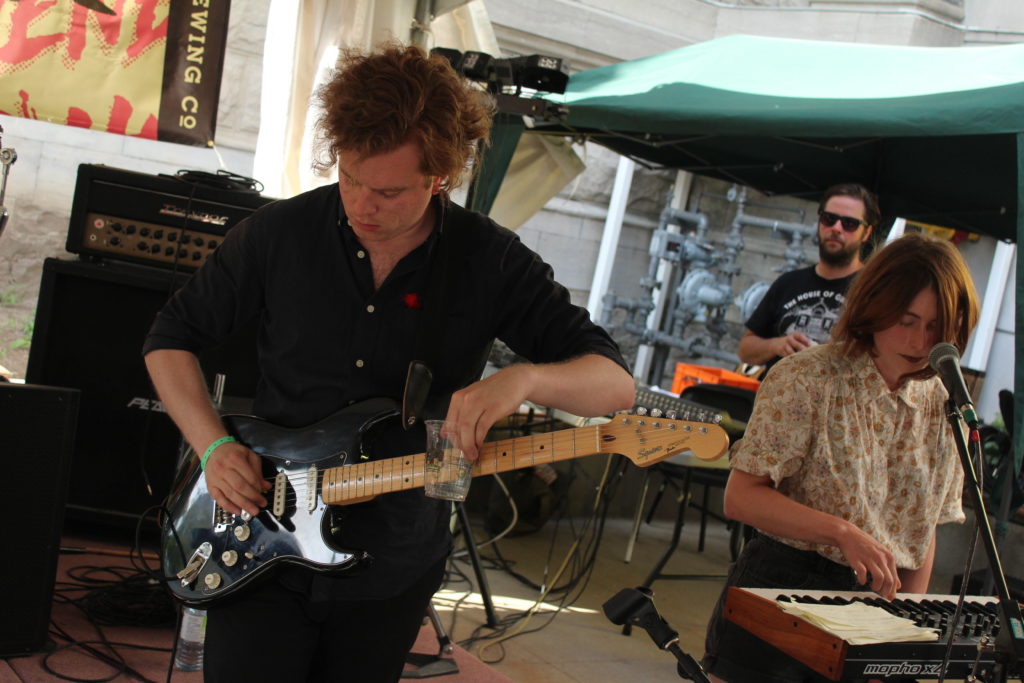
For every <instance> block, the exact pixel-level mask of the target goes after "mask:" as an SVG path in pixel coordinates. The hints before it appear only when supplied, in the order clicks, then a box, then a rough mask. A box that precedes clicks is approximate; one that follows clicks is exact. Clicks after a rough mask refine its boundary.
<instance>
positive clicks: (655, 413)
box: [651, 408, 662, 417]
mask: <svg viewBox="0 0 1024 683" xmlns="http://www.w3.org/2000/svg"><path fill="white" fill-rule="evenodd" d="M661 416H662V412H661V411H660V410H659V409H657V408H655V409H654V410H652V411H651V417H661Z"/></svg>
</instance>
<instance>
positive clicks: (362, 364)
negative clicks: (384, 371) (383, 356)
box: [356, 359, 366, 368]
mask: <svg viewBox="0 0 1024 683" xmlns="http://www.w3.org/2000/svg"><path fill="white" fill-rule="evenodd" d="M364 365H366V364H365V363H364V362H363V361H362V360H361V359H360V360H357V361H356V367H357V368H361V367H363V366H364Z"/></svg>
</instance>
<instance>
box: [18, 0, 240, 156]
mask: <svg viewBox="0 0 1024 683" xmlns="http://www.w3.org/2000/svg"><path fill="white" fill-rule="evenodd" d="M228 8H229V0H0V113H4V114H7V115H9V116H22V117H25V118H32V119H37V120H40V121H50V122H52V123H62V124H66V125H69V126H79V127H81V128H92V129H94V130H103V131H107V132H110V133H120V134H122V135H131V136H134V137H142V138H149V139H151V140H164V141H168V142H179V143H183V144H189V145H203V146H209V145H212V144H213V138H214V128H215V124H216V120H217V100H218V97H219V95H220V78H221V70H222V67H223V63H224V43H225V38H226V35H227V23H228Z"/></svg>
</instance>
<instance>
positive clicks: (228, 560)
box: [220, 550, 238, 567]
mask: <svg viewBox="0 0 1024 683" xmlns="http://www.w3.org/2000/svg"><path fill="white" fill-rule="evenodd" d="M220 561H221V562H223V563H224V566H225V567H234V566H235V564H236V563H237V562H238V551H236V550H225V551H224V552H222V553H221V554H220Z"/></svg>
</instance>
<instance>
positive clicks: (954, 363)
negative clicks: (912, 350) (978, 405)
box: [928, 342, 978, 429]
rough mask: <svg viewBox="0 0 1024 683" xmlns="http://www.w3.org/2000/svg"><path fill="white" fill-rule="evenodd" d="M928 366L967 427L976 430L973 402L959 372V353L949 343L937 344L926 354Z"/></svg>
mask: <svg viewBox="0 0 1024 683" xmlns="http://www.w3.org/2000/svg"><path fill="white" fill-rule="evenodd" d="M928 365H930V366H931V367H932V370H934V371H935V372H937V373H938V375H939V379H941V380H942V385H943V386H944V387H946V391H947V392H948V393H949V398H950V400H952V401H953V404H954V405H956V407H957V408H959V409H960V412H961V413H962V414H963V416H964V422H966V423H967V426H968V427H970V428H971V429H977V428H978V415H977V413H975V412H974V402H973V401H972V400H971V394H970V392H968V391H967V384H966V383H965V382H964V375H963V373H962V372H961V371H960V352H959V351H957V350H956V347H955V346H953V345H952V344H950V343H949V342H939V343H938V344H936V345H935V346H933V347H932V350H931V351H930V352H929V353H928Z"/></svg>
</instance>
